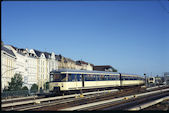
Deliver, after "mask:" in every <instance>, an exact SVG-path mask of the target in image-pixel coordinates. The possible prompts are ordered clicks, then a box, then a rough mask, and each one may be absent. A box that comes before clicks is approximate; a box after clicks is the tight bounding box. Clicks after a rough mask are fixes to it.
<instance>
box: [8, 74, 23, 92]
mask: <svg viewBox="0 0 169 113" xmlns="http://www.w3.org/2000/svg"><path fill="white" fill-rule="evenodd" d="M8 84H9V86H8V90H9V91H18V90H21V89H22V85H23V81H22V75H21V74H18V73H16V74H15V75H14V77H12V78H11V82H8Z"/></svg>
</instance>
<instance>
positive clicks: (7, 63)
mask: <svg viewBox="0 0 169 113" xmlns="http://www.w3.org/2000/svg"><path fill="white" fill-rule="evenodd" d="M15 71H16V56H15V54H14V53H13V51H12V50H10V48H8V47H4V45H1V92H2V90H3V89H4V88H6V87H8V82H10V81H11V78H12V77H13V76H14V74H15Z"/></svg>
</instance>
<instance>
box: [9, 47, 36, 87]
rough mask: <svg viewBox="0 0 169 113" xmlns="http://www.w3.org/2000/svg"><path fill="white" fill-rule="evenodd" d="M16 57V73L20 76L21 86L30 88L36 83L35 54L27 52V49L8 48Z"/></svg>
mask: <svg viewBox="0 0 169 113" xmlns="http://www.w3.org/2000/svg"><path fill="white" fill-rule="evenodd" d="M10 47H11V49H12V51H13V52H14V54H15V55H16V57H17V60H16V68H17V69H16V73H19V74H21V75H22V78H23V86H27V87H28V89H30V88H31V86H32V85H33V84H36V83H37V81H38V80H37V57H36V56H35V54H32V53H30V52H29V50H28V49H22V48H16V47H14V46H10Z"/></svg>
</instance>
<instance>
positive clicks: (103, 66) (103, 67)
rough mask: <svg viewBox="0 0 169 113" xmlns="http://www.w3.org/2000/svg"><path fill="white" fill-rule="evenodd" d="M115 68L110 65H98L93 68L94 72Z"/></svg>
mask: <svg viewBox="0 0 169 113" xmlns="http://www.w3.org/2000/svg"><path fill="white" fill-rule="evenodd" d="M109 68H113V67H112V66H110V65H98V66H93V70H99V71H105V69H109Z"/></svg>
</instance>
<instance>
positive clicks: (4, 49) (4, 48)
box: [1, 46, 16, 57]
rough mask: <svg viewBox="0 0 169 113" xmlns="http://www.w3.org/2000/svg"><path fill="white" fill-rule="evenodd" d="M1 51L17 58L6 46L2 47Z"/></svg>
mask: <svg viewBox="0 0 169 113" xmlns="http://www.w3.org/2000/svg"><path fill="white" fill-rule="evenodd" d="M1 50H3V51H5V52H7V53H8V54H10V55H12V56H14V57H16V56H15V54H14V53H13V51H12V50H9V49H8V48H6V47H4V46H1Z"/></svg>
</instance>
